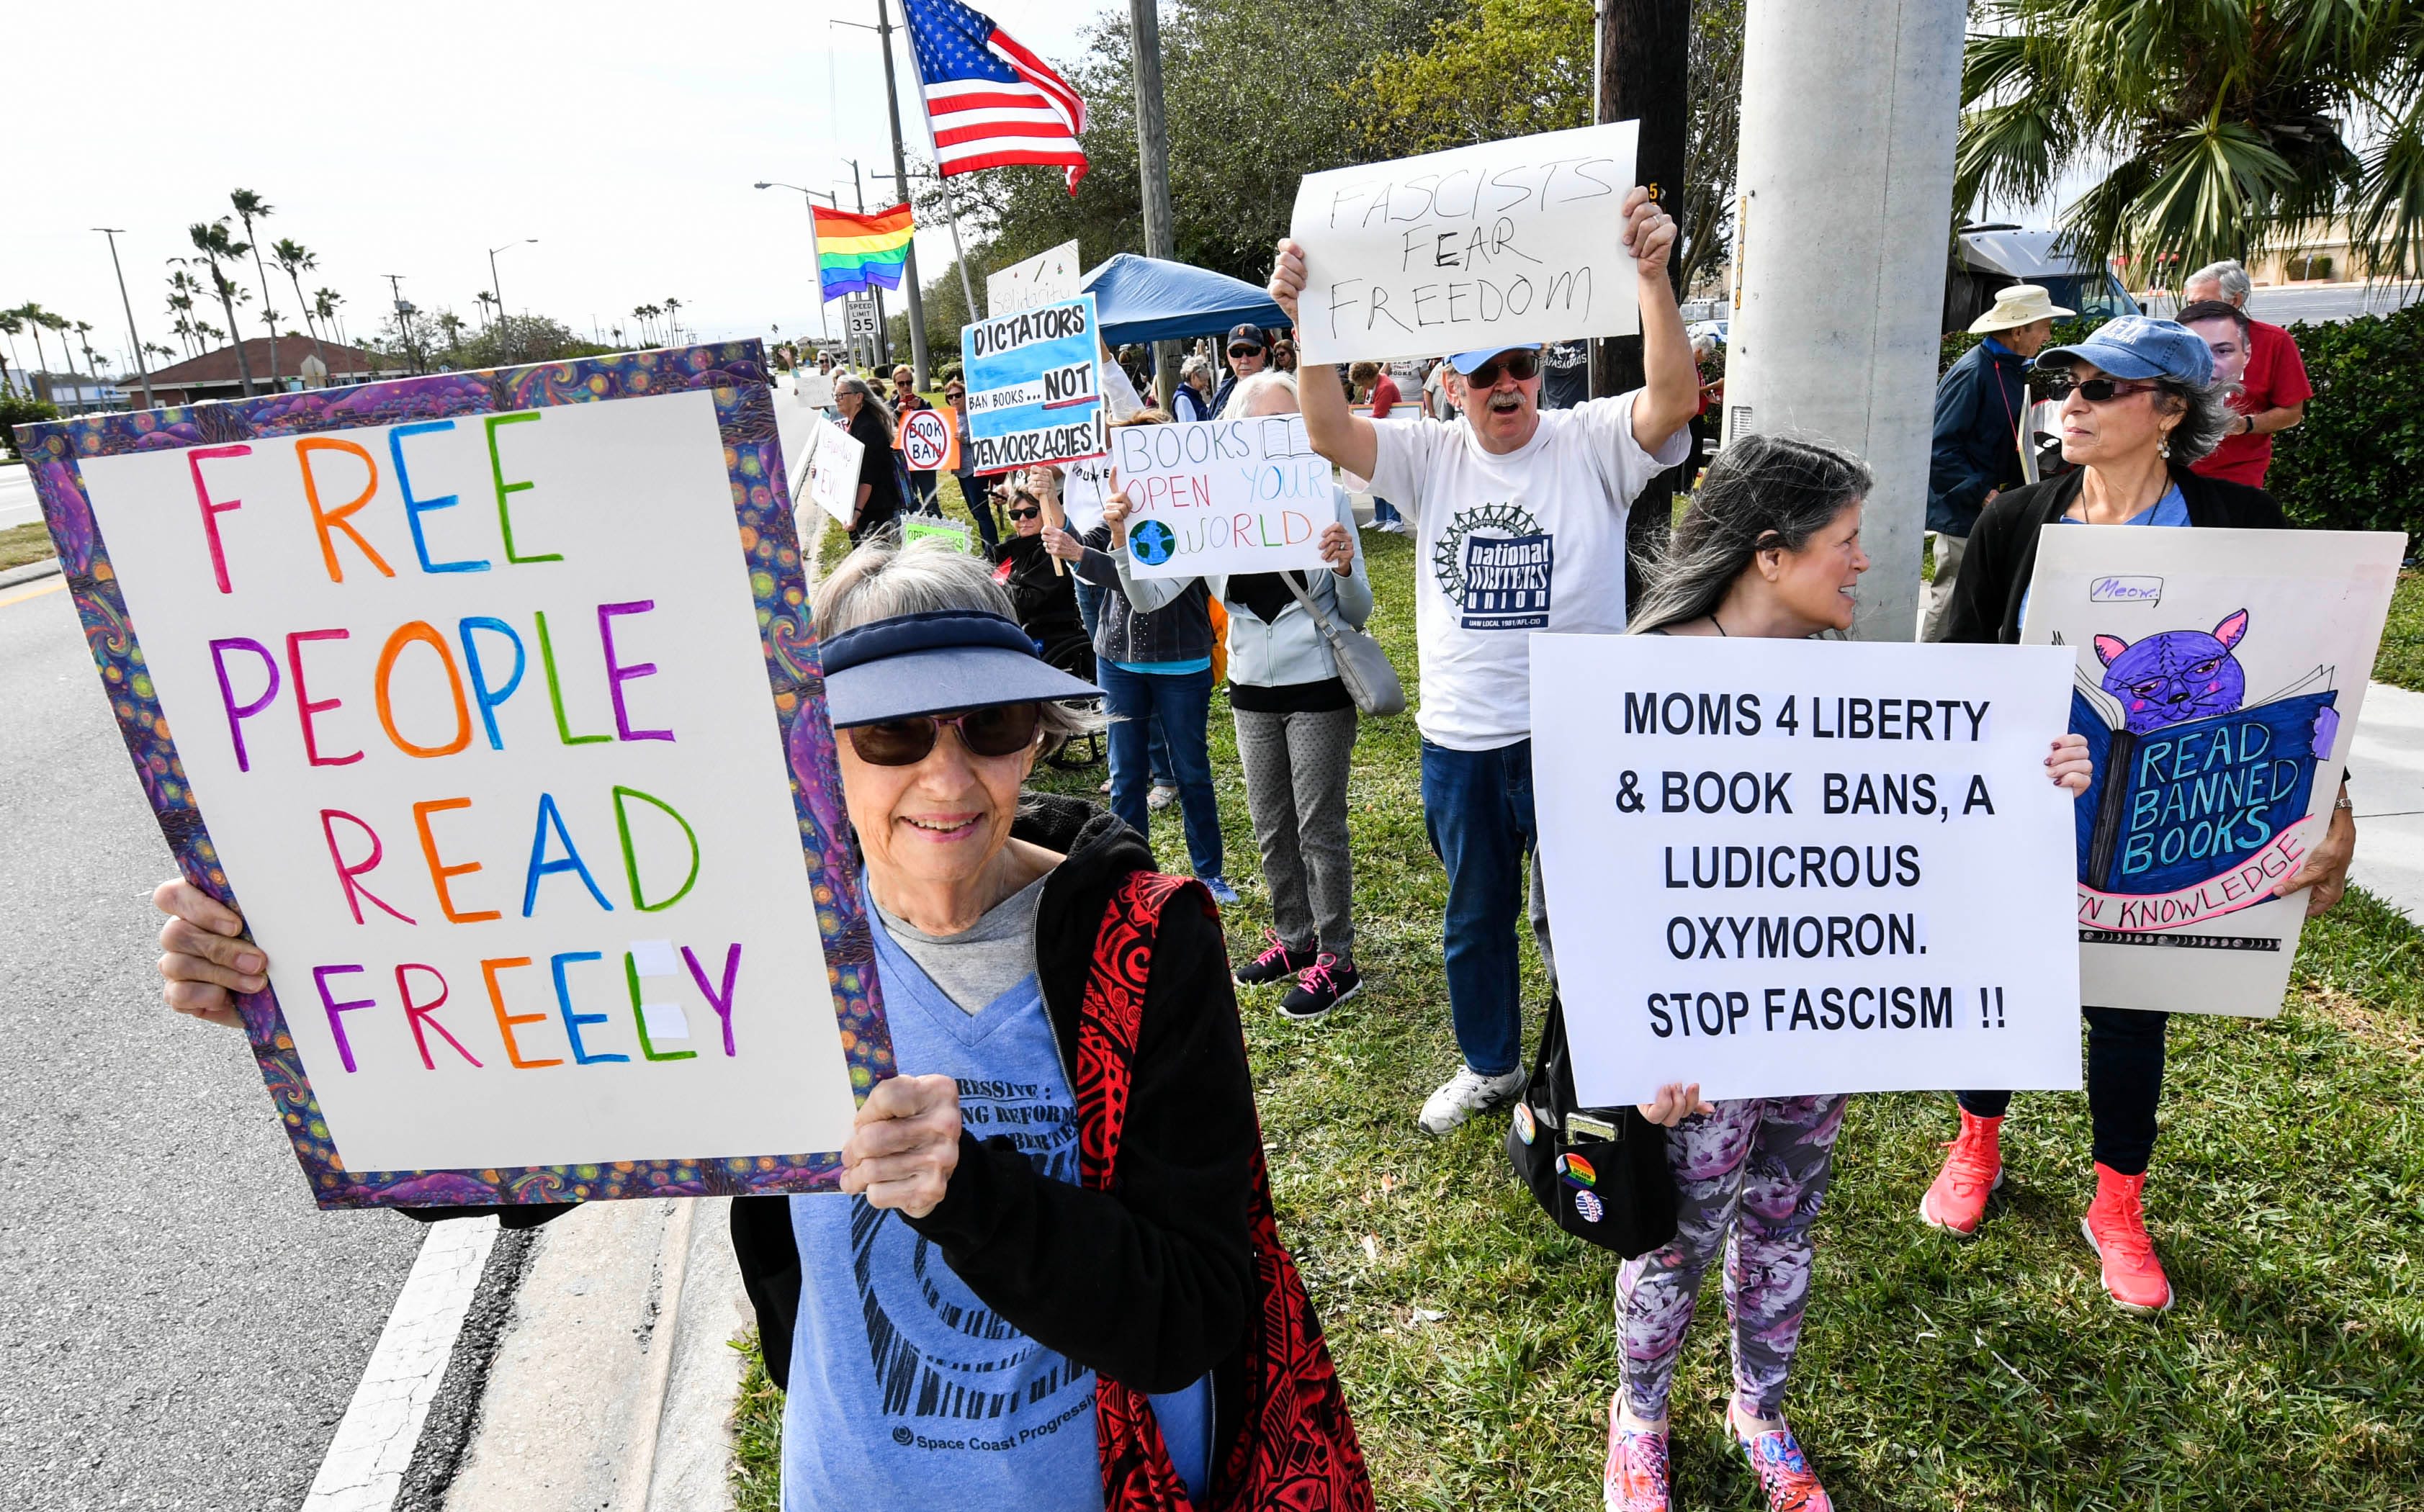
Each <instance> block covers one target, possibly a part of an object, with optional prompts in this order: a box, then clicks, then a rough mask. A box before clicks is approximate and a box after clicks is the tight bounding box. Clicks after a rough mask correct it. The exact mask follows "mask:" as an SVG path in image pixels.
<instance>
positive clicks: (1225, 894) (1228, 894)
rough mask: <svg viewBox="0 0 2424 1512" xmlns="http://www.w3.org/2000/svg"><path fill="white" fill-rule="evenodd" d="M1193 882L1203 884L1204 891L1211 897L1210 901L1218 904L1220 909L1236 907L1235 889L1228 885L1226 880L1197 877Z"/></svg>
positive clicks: (1223, 878) (1224, 878)
mask: <svg viewBox="0 0 2424 1512" xmlns="http://www.w3.org/2000/svg"><path fill="white" fill-rule="evenodd" d="M1195 880H1196V881H1198V882H1200V883H1203V884H1204V891H1205V892H1207V893H1210V894H1211V895H1212V901H1214V902H1216V903H1218V904H1220V906H1221V907H1222V908H1235V907H1236V906H1237V889H1236V888H1235V887H1232V886H1230V885H1229V879H1228V878H1226V877H1198V878H1196V879H1195Z"/></svg>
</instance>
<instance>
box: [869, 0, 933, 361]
mask: <svg viewBox="0 0 2424 1512" xmlns="http://www.w3.org/2000/svg"><path fill="white" fill-rule="evenodd" d="M875 29H876V34H877V36H878V37H879V38H880V39H881V40H882V43H883V47H884V103H885V110H886V112H887V113H888V114H889V115H890V116H891V118H892V182H893V183H894V184H896V185H898V186H899V188H900V190H901V198H902V199H908V197H909V155H908V153H907V152H905V151H902V150H901V93H900V90H899V88H898V87H897V85H896V84H895V82H894V76H893V68H892V8H891V7H890V6H888V5H886V4H885V0H875ZM915 219H916V217H915V215H914V213H913V215H912V216H911V220H912V224H913V225H914V224H915ZM907 271H908V278H907V279H905V280H904V281H905V283H906V285H907V288H908V292H909V359H910V361H911V363H912V364H913V365H914V366H915V368H916V377H917V388H918V389H919V390H924V389H925V387H926V374H927V373H928V371H929V368H928V363H927V360H926V301H925V299H924V298H923V297H922V295H921V294H920V293H919V290H918V287H917V237H916V236H915V235H914V234H913V235H912V236H911V237H910V238H909V261H908V268H907Z"/></svg>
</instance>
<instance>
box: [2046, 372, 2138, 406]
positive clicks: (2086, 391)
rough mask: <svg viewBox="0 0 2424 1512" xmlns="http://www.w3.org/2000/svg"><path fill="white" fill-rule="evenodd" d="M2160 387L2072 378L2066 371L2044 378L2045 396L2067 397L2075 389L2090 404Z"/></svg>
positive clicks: (2108, 402) (2100, 403)
mask: <svg viewBox="0 0 2424 1512" xmlns="http://www.w3.org/2000/svg"><path fill="white" fill-rule="evenodd" d="M2161 388H2162V385H2161V384H2160V383H2124V382H2122V381H2121V380H2120V379H2118V378H2074V377H2072V376H2071V375H2070V374H2067V373H2056V374H2049V375H2048V376H2047V378H2046V380H2045V391H2046V397H2047V398H2049V399H2067V398H2069V397H2070V396H2071V394H2072V393H2073V392H2074V391H2075V392H2077V393H2078V395H2079V397H2081V399H2084V400H2086V401H2087V402H2088V403H2089V404H2091V405H2109V404H2111V403H2112V402H2113V400H2115V399H2118V398H2120V397H2121V396H2122V395H2124V394H2133V393H2152V392H2154V391H2155V390H2159V389H2161Z"/></svg>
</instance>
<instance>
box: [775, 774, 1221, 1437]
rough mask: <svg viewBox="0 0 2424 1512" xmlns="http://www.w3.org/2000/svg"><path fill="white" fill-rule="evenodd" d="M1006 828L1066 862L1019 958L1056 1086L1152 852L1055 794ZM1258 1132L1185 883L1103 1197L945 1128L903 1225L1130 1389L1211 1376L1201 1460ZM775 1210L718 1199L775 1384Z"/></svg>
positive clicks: (780, 1262) (782, 1265) (1206, 921)
mask: <svg viewBox="0 0 2424 1512" xmlns="http://www.w3.org/2000/svg"><path fill="white" fill-rule="evenodd" d="M1011 833H1012V834H1013V835H1014V836H1017V837H1018V838H1020V839H1022V840H1027V841H1030V842H1032V843H1033V844H1036V845H1040V846H1042V847H1044V848H1045V849H1046V850H1050V851H1061V852H1063V853H1065V854H1066V855H1067V857H1068V859H1067V860H1065V861H1063V862H1061V865H1060V866H1058V867H1054V868H1053V869H1052V871H1051V873H1050V874H1049V876H1048V878H1047V879H1046V880H1045V884H1044V897H1043V899H1042V902H1041V905H1040V907H1039V909H1038V912H1037V915H1036V921H1035V952H1036V965H1037V973H1038V975H1039V977H1040V978H1041V979H1042V986H1043V989H1044V1002H1045V1010H1046V1011H1047V1012H1048V1013H1049V1014H1050V1016H1051V1019H1052V1028H1053V1037H1054V1039H1055V1040H1056V1041H1057V1042H1059V1045H1060V1048H1061V1064H1062V1066H1063V1067H1064V1068H1067V1069H1068V1070H1069V1071H1070V1073H1071V1085H1072V1086H1073V1088H1074V1086H1075V1085H1076V1075H1075V1072H1076V1063H1077V1010H1078V1004H1079V1002H1080V1001H1081V999H1082V998H1083V996H1084V994H1085V990H1086V979H1087V977H1088V974H1089V973H1090V971H1091V970H1092V963H1093V950H1094V939H1095V936H1096V934H1097V932H1098V931H1100V930H1101V928H1102V923H1103V910H1104V907H1105V905H1106V904H1107V903H1108V901H1109V899H1110V894H1111V889H1112V888H1113V887H1114V886H1115V885H1116V884H1117V883H1119V882H1120V881H1121V880H1122V879H1124V877H1126V876H1127V875H1128V874H1129V873H1130V872H1135V871H1143V870H1149V869H1151V867H1152V866H1153V856H1152V853H1151V852H1150V851H1147V850H1146V848H1145V846H1144V843H1143V842H1142V841H1141V840H1140V839H1138V838H1137V836H1136V832H1135V831H1133V830H1130V829H1129V828H1127V826H1125V825H1124V824H1122V823H1121V822H1120V821H1119V820H1116V819H1114V818H1112V817H1111V816H1110V815H1108V814H1106V813H1104V812H1102V811H1101V810H1099V809H1096V808H1094V807H1093V806H1092V805H1091V804H1086V803H1083V802H1080V801H1078V800H1076V799H1073V798H1059V797H1049V796H1041V795H1031V796H1030V797H1029V799H1028V801H1027V805H1026V807H1025V808H1024V809H1023V810H1022V813H1021V817H1020V818H1019V820H1018V821H1017V823H1016V824H1015V825H1014V826H1013V828H1012V831H1011ZM1199 905H1201V906H1199ZM902 1069H903V1070H904V1071H910V1072H914V1071H915V1070H916V1068H915V1067H904V1068H902ZM1260 1138H1261V1135H1260V1132H1259V1126H1258V1124H1257V1122H1256V1120H1255V1115H1254V1096H1253V1084H1252V1077H1251V1075H1250V1074H1249V1072H1248V1069H1247V1064H1246V1045H1245V1039H1244V1035H1243V1032H1242V1030H1241V1028H1240V1027H1239V1025H1238V1020H1237V1005H1236V995H1235V993H1234V991H1233V989H1232V988H1231V986H1230V981H1229V965H1228V953H1227V947H1226V946H1225V944H1224V942H1223V940H1222V938H1221V934H1220V919H1219V917H1218V916H1217V915H1215V914H1214V913H1213V912H1212V910H1211V908H1210V906H1209V904H1208V903H1205V902H1204V901H1203V899H1202V898H1201V896H1200V894H1198V893H1196V892H1195V891H1194V890H1193V889H1189V890H1188V891H1187V892H1186V893H1183V894H1181V895H1180V896H1177V897H1174V898H1172V899H1171V900H1170V902H1169V903H1168V904H1167V905H1166V906H1165V907H1164V909H1163V912H1162V916H1161V929H1160V932H1159V934H1158V936H1157V937H1156V940H1155V944H1154V953H1153V963H1152V965H1151V968H1150V971H1149V974H1148V977H1147V979H1146V988H1145V1003H1144V1022H1143V1027H1142V1028H1141V1030H1140V1037H1139V1041H1138V1045H1137V1058H1136V1078H1135V1082H1134V1084H1133V1086H1132V1087H1131V1089H1130V1092H1129V1103H1128V1114H1127V1126H1126V1133H1125V1134H1124V1137H1123V1138H1122V1141H1121V1145H1120V1154H1119V1166H1118V1176H1119V1185H1118V1188H1117V1190H1116V1191H1113V1192H1098V1191H1090V1190H1088V1189H1086V1188H1084V1187H1081V1186H1073V1185H1071V1184H1069V1183H1067V1182H1061V1181H1054V1180H1051V1179H1049V1178H1047V1177H1045V1176H1044V1175H1043V1174H1041V1173H1040V1172H1039V1171H1038V1170H1036V1169H1035V1167H1034V1166H1033V1165H1032V1164H1030V1163H1029V1160H1028V1159H1027V1157H1026V1156H1025V1155H1023V1154H1020V1153H1019V1152H1018V1151H1017V1150H1016V1149H1015V1148H1014V1147H1013V1145H1012V1143H1011V1141H1010V1140H1008V1139H1006V1138H995V1139H991V1140H982V1141H981V1140H979V1139H978V1138H976V1137H975V1136H974V1135H972V1134H968V1133H965V1132H963V1133H962V1134H961V1136H960V1161H959V1165H958V1167H957V1169H955V1170H953V1171H952V1173H951V1179H950V1184H949V1186H948V1187H947V1188H946V1189H945V1191H944V1194H943V1200H942V1202H939V1203H938V1204H936V1206H935V1208H934V1210H933V1212H931V1213H929V1214H927V1215H926V1216H925V1217H924V1218H910V1219H907V1220H906V1221H907V1222H908V1224H909V1226H910V1227H911V1228H913V1229H915V1230H916V1231H917V1233H920V1234H922V1235H923V1236H924V1237H926V1238H927V1239H929V1240H932V1241H933V1243H934V1245H935V1246H936V1247H937V1248H939V1249H941V1250H942V1252H943V1258H944V1259H945V1261H946V1262H948V1263H949V1265H950V1267H951V1269H952V1270H953V1271H954V1272H955V1273H957V1274H958V1276H959V1277H960V1279H961V1280H962V1281H965V1282H967V1285H968V1289H969V1290H970V1291H973V1292H975V1293H976V1294H977V1296H979V1297H982V1298H983V1299H984V1301H985V1302H986V1304H987V1305H989V1306H991V1307H992V1308H993V1309H994V1310H995V1311H996V1312H997V1313H1000V1314H1001V1315H1002V1316H1003V1317H1004V1318H1006V1319H1008V1320H1009V1321H1010V1322H1011V1323H1012V1324H1013V1325H1014V1326H1016V1327H1017V1329H1019V1330H1020V1331H1021V1332H1023V1333H1025V1334H1026V1335H1027V1336H1028V1337H1029V1338H1031V1339H1033V1340H1035V1341H1036V1342H1037V1343H1039V1344H1042V1345H1045V1347H1046V1348H1049V1349H1053V1350H1057V1351H1058V1352H1060V1353H1061V1354H1063V1355H1066V1356H1068V1357H1069V1358H1070V1359H1072V1360H1074V1361H1077V1362H1078V1363H1079V1364H1081V1365H1084V1366H1086V1367H1087V1368H1089V1369H1092V1370H1093V1371H1095V1372H1097V1373H1098V1374H1100V1375H1103V1376H1106V1377H1109V1378H1111V1379H1112V1380H1115V1381H1119V1382H1121V1383H1122V1384H1124V1385H1126V1386H1131V1387H1134V1388H1136V1389H1138V1390H1140V1391H1145V1392H1172V1391H1177V1390H1179V1389H1181V1388H1183V1387H1185V1386H1188V1385H1189V1384H1191V1383H1192V1382H1194V1381H1196V1380H1197V1379H1199V1378H1201V1377H1203V1376H1204V1375H1205V1374H1206V1373H1207V1372H1209V1373H1211V1374H1212V1376H1213V1402H1214V1407H1215V1412H1216V1417H1217V1419H1218V1421H1217V1422H1216V1424H1215V1437H1214V1440H1213V1443H1214V1463H1215V1464H1218V1463H1219V1462H1220V1454H1221V1452H1222V1451H1223V1449H1224V1448H1225V1446H1226V1445H1227V1443H1228V1442H1229V1440H1230V1438H1231V1437H1232V1436H1233V1435H1234V1434H1235V1433H1236V1431H1237V1430H1238V1427H1239V1424H1238V1423H1237V1421H1236V1420H1235V1419H1234V1418H1233V1417H1232V1415H1231V1412H1232V1409H1234V1408H1235V1406H1236V1404H1239V1403H1241V1402H1242V1401H1243V1399H1244V1398H1243V1393H1242V1390H1241V1388H1242V1386H1243V1384H1244V1377H1243V1376H1242V1375H1241V1374H1240V1372H1241V1370H1242V1367H1243V1365H1244V1358H1243V1356H1244V1349H1245V1344H1246V1333H1247V1330H1246V1321H1247V1313H1246V1309H1247V1307H1248V1305H1249V1304H1248V1297H1249V1294H1250V1291H1251V1286H1252V1276H1251V1260H1250V1256H1249V1252H1248V1245H1247V1237H1246V1209H1247V1197H1248V1184H1249V1182H1250V1181H1251V1180H1252V1163H1253V1156H1254V1154H1255V1146H1256V1142H1257V1141H1258V1140H1259V1139H1260ZM840 1200H841V1199H838V1198H814V1199H810V1201H815V1202H828V1201H833V1202H837V1201H840ZM732 1242H733V1247H734V1248H735V1249H737V1250H738V1251H739V1252H740V1257H741V1273H742V1281H743V1282H744V1283H745V1284H746V1285H747V1287H748V1289H749V1297H750V1300H751V1301H753V1302H755V1303H756V1304H757V1307H758V1329H759V1337H760V1342H761V1344H762V1345H763V1346H764V1349H765V1353H766V1368H767V1373H768V1374H769V1375H770V1376H772V1377H773V1378H774V1380H775V1381H776V1382H778V1383H779V1382H781V1381H783V1380H784V1379H785V1378H786V1377H787V1375H788V1373H789V1368H790V1352H791V1330H792V1326H793V1324H794V1322H795V1320H796V1319H797V1317H798V1315H799V1305H800V1286H801V1269H800V1254H799V1249H798V1247H797V1245H796V1244H795V1242H794V1240H793V1237H792V1232H791V1218H790V1210H789V1199H788V1198H782V1197H742V1198H736V1199H735V1200H734V1201H733V1204H732Z"/></svg>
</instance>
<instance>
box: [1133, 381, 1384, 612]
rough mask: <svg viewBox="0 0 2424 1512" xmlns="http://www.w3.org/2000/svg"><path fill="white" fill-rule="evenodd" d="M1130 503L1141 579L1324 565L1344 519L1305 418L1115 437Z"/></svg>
mask: <svg viewBox="0 0 2424 1512" xmlns="http://www.w3.org/2000/svg"><path fill="white" fill-rule="evenodd" d="M1112 439H1113V441H1114V442H1115V443H1116V445H1115V446H1114V448H1113V450H1112V454H1111V462H1112V475H1113V477H1114V479H1115V480H1116V482H1117V483H1118V485H1119V486H1120V487H1121V488H1123V489H1124V490H1125V491H1126V493H1127V496H1128V507H1129V509H1130V510H1131V513H1130V515H1129V516H1128V558H1129V562H1128V570H1129V571H1130V572H1133V573H1135V574H1136V575H1137V576H1138V577H1140V578H1192V577H1197V576H1200V575H1202V574H1204V573H1214V572H1284V571H1287V570H1289V569H1291V568H1306V569H1314V568H1318V567H1320V566H1321V565H1322V560H1321V531H1322V527H1323V526H1325V525H1329V524H1331V523H1332V522H1333V521H1335V520H1336V519H1337V517H1338V511H1337V503H1336V496H1335V490H1336V488H1337V485H1336V484H1335V483H1333V482H1332V478H1331V471H1330V464H1329V463H1328V462H1326V461H1324V460H1323V459H1322V458H1321V456H1320V455H1319V454H1316V452H1315V451H1314V449H1313V443H1312V442H1311V441H1309V440H1307V439H1306V438H1305V434H1304V417H1303V416H1301V415H1270V416H1266V417H1264V418H1261V419H1257V420H1205V421H1194V422H1188V423H1184V424H1176V425H1128V426H1123V427H1122V428H1121V429H1120V430H1119V431H1117V432H1115V433H1114V434H1113V436H1112Z"/></svg>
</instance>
